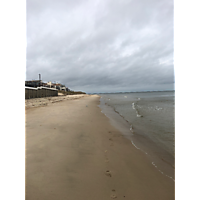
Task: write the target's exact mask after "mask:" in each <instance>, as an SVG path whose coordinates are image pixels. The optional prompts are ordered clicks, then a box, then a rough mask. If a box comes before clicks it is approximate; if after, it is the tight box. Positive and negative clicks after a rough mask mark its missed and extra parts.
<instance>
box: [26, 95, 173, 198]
mask: <svg viewBox="0 0 200 200" xmlns="http://www.w3.org/2000/svg"><path fill="white" fill-rule="evenodd" d="M25 103H26V123H25V126H26V144H25V148H26V180H25V184H26V200H36V199H37V200H66V199H69V200H79V199H84V200H106V199H129V200H133V199H136V200H147V199H148V200H151V199H152V200H155V199H159V200H171V199H174V181H173V180H172V179H170V178H169V177H167V176H165V175H164V174H162V173H160V172H159V170H158V169H157V168H156V167H155V165H153V164H152V162H151V161H150V160H149V159H148V157H147V155H146V154H145V153H143V152H142V151H140V150H139V149H137V148H136V147H135V146H134V145H133V144H132V143H131V142H130V140H128V139H127V138H126V137H124V136H123V134H122V132H121V131H120V130H119V129H117V127H115V126H114V125H113V124H111V123H110V120H109V118H107V117H106V116H105V114H103V113H102V112H101V109H100V108H99V104H100V96H98V95H71V96H58V97H50V98H49V97H48V98H38V99H29V100H26V102H25Z"/></svg>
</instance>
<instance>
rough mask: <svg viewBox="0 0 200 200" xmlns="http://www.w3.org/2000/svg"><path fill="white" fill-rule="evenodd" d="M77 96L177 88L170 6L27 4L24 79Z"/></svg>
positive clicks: (165, 0)
mask: <svg viewBox="0 0 200 200" xmlns="http://www.w3.org/2000/svg"><path fill="white" fill-rule="evenodd" d="M39 73H40V74H42V79H43V80H44V81H59V82H61V83H63V84H65V85H66V86H68V87H69V88H71V89H73V90H82V91H85V92H116V91H135V90H136V91H138V90H162V89H173V88H174V67H173V1H172V0H162V1H160V0H140V1H139V0H137V1H136V0H129V1H128V0H127V1H123V0H115V1H111V0H86V1H83V0H75V1H71V0H60V1H54V0H43V1H39V0H27V70H26V79H27V80H29V79H37V78H38V74H39Z"/></svg>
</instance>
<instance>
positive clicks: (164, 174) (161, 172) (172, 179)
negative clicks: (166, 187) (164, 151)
mask: <svg viewBox="0 0 200 200" xmlns="http://www.w3.org/2000/svg"><path fill="white" fill-rule="evenodd" d="M151 164H152V165H153V166H154V167H155V168H157V169H158V167H157V166H156V164H155V163H154V162H152V163H151ZM158 171H159V172H160V173H161V174H163V175H165V176H167V177H168V178H171V179H172V180H173V181H174V182H175V180H174V179H173V178H172V177H171V176H168V175H167V174H164V173H163V172H162V171H161V170H159V169H158Z"/></svg>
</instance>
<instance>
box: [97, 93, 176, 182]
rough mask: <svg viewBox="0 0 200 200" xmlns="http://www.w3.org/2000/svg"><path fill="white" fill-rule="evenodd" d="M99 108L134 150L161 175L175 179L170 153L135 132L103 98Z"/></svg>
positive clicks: (172, 158) (173, 161)
mask: <svg viewBox="0 0 200 200" xmlns="http://www.w3.org/2000/svg"><path fill="white" fill-rule="evenodd" d="M99 107H100V108H101V112H102V113H104V114H105V115H106V116H107V117H108V118H109V121H110V123H111V124H112V125H113V126H114V127H116V128H117V129H118V130H119V131H120V132H121V133H122V135H123V136H124V137H126V138H127V139H129V140H130V142H131V143H132V145H133V146H134V148H136V149H138V150H140V151H142V152H143V153H144V154H145V155H146V156H147V158H148V159H149V161H150V162H151V163H152V165H154V167H156V168H157V169H158V171H159V172H160V173H162V174H163V175H165V176H167V177H168V178H171V179H172V180H174V179H175V174H174V170H175V166H174V163H175V160H174V157H173V156H172V155H171V154H170V153H169V152H167V151H166V150H165V149H163V148H162V147H161V146H159V144H156V143H155V142H154V141H152V140H151V139H150V138H148V137H145V136H144V134H139V131H138V130H137V131H135V130H133V129H132V125H131V124H129V122H128V121H126V120H125V119H124V118H123V116H122V115H120V114H119V113H118V112H116V111H115V110H114V109H113V108H112V107H111V106H108V105H107V104H105V101H104V99H103V98H102V97H101V98H100V105H99Z"/></svg>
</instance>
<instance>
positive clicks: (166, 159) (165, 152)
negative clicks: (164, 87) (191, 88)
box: [100, 91, 175, 180]
mask: <svg viewBox="0 0 200 200" xmlns="http://www.w3.org/2000/svg"><path fill="white" fill-rule="evenodd" d="M100 96H101V99H100V108H101V110H102V112H103V113H104V114H105V115H106V116H107V117H108V118H109V119H110V121H111V123H112V124H113V125H114V126H115V127H116V128H117V129H119V130H120V131H121V133H122V134H123V135H124V136H125V137H127V138H128V139H129V140H130V142H131V143H132V144H133V146H134V148H137V149H138V150H140V151H143V152H144V153H145V154H146V156H147V157H148V159H149V160H150V162H152V164H153V165H154V166H155V167H156V168H157V169H158V170H159V171H160V172H161V173H163V175H166V176H168V177H169V178H172V179H173V180H174V168H175V164H174V162H175V117H174V115H175V110H174V108H175V92H174V91H165V92H130V93H112V94H111V93H109V94H108V93H107V94H100Z"/></svg>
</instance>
